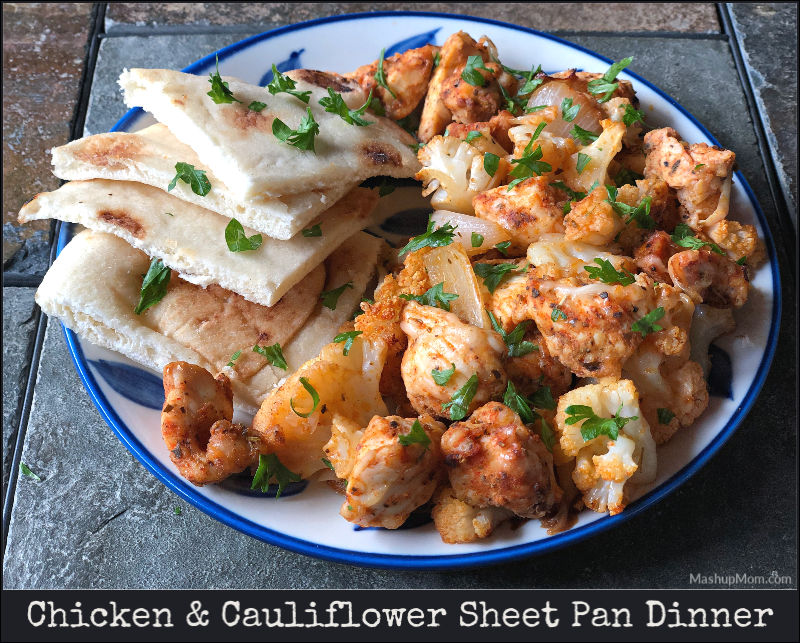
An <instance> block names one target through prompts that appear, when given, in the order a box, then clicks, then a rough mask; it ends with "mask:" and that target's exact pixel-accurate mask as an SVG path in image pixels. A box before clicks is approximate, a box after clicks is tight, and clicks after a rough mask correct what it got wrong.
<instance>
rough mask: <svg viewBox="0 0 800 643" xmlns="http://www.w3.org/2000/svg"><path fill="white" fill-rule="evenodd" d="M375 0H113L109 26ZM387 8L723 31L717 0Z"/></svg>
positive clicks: (276, 22)
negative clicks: (183, 0) (245, 0)
mask: <svg viewBox="0 0 800 643" xmlns="http://www.w3.org/2000/svg"><path fill="white" fill-rule="evenodd" d="M375 8H376V5H375V4H374V3H370V2H336V3H328V2H326V3H315V2H264V3H243V4H238V3H233V2H223V3H210V2H192V3H180V2H159V3H152V2H137V3H132V2H123V3H112V4H110V5H109V7H108V11H107V13H106V30H107V31H108V32H109V33H114V31H115V30H123V29H130V28H131V27H139V28H142V27H153V26H163V25H167V26H170V27H172V26H175V25H193V26H212V25H224V26H231V25H258V26H259V27H261V28H262V29H269V28H272V27H277V26H280V25H285V24H289V23H294V22H301V21H303V20H310V19H312V18H320V17H322V16H328V15H341V14H345V13H358V12H362V11H374V10H375ZM378 8H379V10H381V11H407V10H413V11H435V12H442V13H458V14H465V15H472V16H479V17H483V18H492V19H494V20H503V21H506V22H513V23H515V24H518V25H522V26H525V27H531V28H534V29H541V30H544V31H553V30H561V31H565V30H566V31H678V32H701V33H702V32H715V31H719V21H718V20H717V13H716V9H715V8H714V5H713V3H711V2H704V3H689V2H676V3H657V2H645V3H635V4H629V3H622V2H607V3H603V5H602V7H601V8H598V6H597V5H592V4H591V3H565V2H547V3H539V4H537V5H536V7H535V10H533V9H532V7H531V5H530V4H528V3H525V2H505V3H493V2H461V3H458V4H454V3H451V2H386V3H382V4H381V5H379V7H378Z"/></svg>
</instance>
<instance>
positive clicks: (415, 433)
mask: <svg viewBox="0 0 800 643" xmlns="http://www.w3.org/2000/svg"><path fill="white" fill-rule="evenodd" d="M397 441H398V442H399V443H400V444H402V445H403V446H404V447H407V446H409V445H412V444H419V445H422V447H423V450H427V449H428V447H429V446H430V443H431V439H430V438H429V437H428V434H427V433H425V429H423V428H422V424H421V423H420V421H419V420H414V424H412V425H411V430H410V431H409V432H408V433H406V434H402V433H401V434H399V435H398V436H397Z"/></svg>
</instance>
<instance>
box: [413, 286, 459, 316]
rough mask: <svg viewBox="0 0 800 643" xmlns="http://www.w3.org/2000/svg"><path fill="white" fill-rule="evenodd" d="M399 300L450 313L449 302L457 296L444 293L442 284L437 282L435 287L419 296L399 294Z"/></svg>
mask: <svg viewBox="0 0 800 643" xmlns="http://www.w3.org/2000/svg"><path fill="white" fill-rule="evenodd" d="M400 299H405V300H406V301H416V302H418V303H420V304H422V305H423V306H434V307H438V308H441V309H442V310H446V311H448V312H449V311H450V302H451V301H453V300H455V299H458V295H457V294H455V293H452V292H444V282H443V281H442V282H439V283H438V284H436V285H435V286H433V287H431V288H428V290H426V291H425V292H424V293H423V294H421V295H406V294H401V295H400Z"/></svg>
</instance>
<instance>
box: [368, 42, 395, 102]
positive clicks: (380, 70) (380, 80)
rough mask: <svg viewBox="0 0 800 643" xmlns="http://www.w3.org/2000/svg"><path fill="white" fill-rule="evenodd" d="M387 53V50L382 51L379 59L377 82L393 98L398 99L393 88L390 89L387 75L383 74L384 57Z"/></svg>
mask: <svg viewBox="0 0 800 643" xmlns="http://www.w3.org/2000/svg"><path fill="white" fill-rule="evenodd" d="M385 53H386V49H381V57H380V58H378V70H377V71H376V72H375V76H374V78H375V82H376V83H378V85H380V86H381V87H383V88H384V89H385V90H386V91H387V92H389V93H390V94H391V95H392V98H397V94H395V93H394V92H393V91H392V88H391V87H389V84H388V83H387V82H386V75H385V74H384V72H383V56H384V54H385Z"/></svg>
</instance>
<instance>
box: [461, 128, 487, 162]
mask: <svg viewBox="0 0 800 643" xmlns="http://www.w3.org/2000/svg"><path fill="white" fill-rule="evenodd" d="M482 137H483V134H481V133H480V132H478V131H476V130H472V131H470V132H469V133H468V134H467V138H465V139H464V140H465V141H466V142H467V143H472V141H474V140H475V139H476V138H482ZM485 162H486V161H484V163H485Z"/></svg>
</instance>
